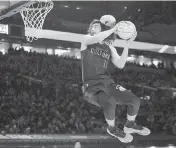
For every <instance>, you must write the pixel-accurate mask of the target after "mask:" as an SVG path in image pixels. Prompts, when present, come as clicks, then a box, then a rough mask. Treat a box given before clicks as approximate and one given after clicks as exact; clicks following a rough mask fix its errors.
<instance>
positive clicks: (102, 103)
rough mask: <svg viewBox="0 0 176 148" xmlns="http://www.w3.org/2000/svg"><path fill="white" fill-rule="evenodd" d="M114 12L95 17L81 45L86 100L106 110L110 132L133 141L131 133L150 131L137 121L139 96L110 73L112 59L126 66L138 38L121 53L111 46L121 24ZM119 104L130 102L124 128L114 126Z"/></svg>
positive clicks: (123, 139)
mask: <svg viewBox="0 0 176 148" xmlns="http://www.w3.org/2000/svg"><path fill="white" fill-rule="evenodd" d="M115 23H116V20H115V18H114V17H113V16H111V15H104V16H102V17H101V19H100V20H94V21H93V22H92V23H91V24H90V27H89V30H88V35H85V37H84V40H83V42H82V44H81V63H82V79H83V86H82V89H83V94H84V99H85V100H87V101H88V102H89V103H92V104H94V105H96V106H99V107H101V108H102V109H103V113H104V116H105V119H106V121H107V124H108V127H107V132H108V134H110V135H111V136H113V137H116V138H118V139H119V140H120V141H121V142H124V143H128V142H131V141H132V140H133V136H132V135H131V133H137V134H140V135H149V134H150V130H149V129H148V128H146V127H143V126H141V125H137V124H136V123H135V118H136V116H137V114H138V111H139V107H140V98H138V97H137V96H135V95H134V94H133V93H131V92H130V91H128V90H126V89H125V88H123V87H122V86H120V85H118V84H116V83H115V82H114V80H113V79H112V78H111V76H110V75H109V71H108V65H109V62H110V60H111V61H112V63H113V64H114V65H115V66H116V67H117V68H120V69H121V68H123V67H124V65H125V63H126V60H127V57H128V50H129V48H128V47H129V45H130V44H131V43H132V42H133V41H134V40H135V38H136V36H137V32H135V33H134V35H133V36H132V38H131V39H130V40H128V41H126V45H125V47H124V50H123V53H122V55H121V56H119V55H118V53H117V51H116V49H115V48H114V47H113V46H112V43H113V42H114V40H115V33H114V32H115V31H116V30H117V27H118V24H116V25H115ZM116 104H120V105H127V122H126V124H125V125H124V131H122V130H120V129H118V128H117V127H116V126H115V110H116Z"/></svg>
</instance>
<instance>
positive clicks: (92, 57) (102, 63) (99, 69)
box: [81, 43, 111, 81]
mask: <svg viewBox="0 0 176 148" xmlns="http://www.w3.org/2000/svg"><path fill="white" fill-rule="evenodd" d="M81 60H82V72H83V79H84V81H86V80H89V79H92V78H94V77H96V76H98V75H106V74H107V73H108V65H109V62H110V60H111V50H110V48H109V46H108V45H106V44H100V43H96V44H93V45H89V46H87V49H85V50H83V51H81Z"/></svg>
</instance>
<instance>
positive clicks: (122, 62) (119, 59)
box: [110, 31, 137, 69]
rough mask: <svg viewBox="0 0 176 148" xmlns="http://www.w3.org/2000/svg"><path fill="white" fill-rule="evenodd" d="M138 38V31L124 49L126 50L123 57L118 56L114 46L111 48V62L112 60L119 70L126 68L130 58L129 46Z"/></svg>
mask: <svg viewBox="0 0 176 148" xmlns="http://www.w3.org/2000/svg"><path fill="white" fill-rule="evenodd" d="M136 36H137V31H136V32H135V33H134V35H133V36H132V38H131V39H129V40H128V41H126V44H125V47H124V50H123V53H122V55H121V56H119V55H118V53H117V51H116V49H115V47H113V46H111V47H110V48H111V56H112V58H111V60H112V63H113V64H114V65H115V66H116V67H117V68H120V69H122V68H123V67H124V66H125V64H126V61H127V58H128V50H129V46H130V45H131V43H132V42H133V41H134V40H135V38H136Z"/></svg>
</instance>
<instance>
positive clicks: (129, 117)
mask: <svg viewBox="0 0 176 148" xmlns="http://www.w3.org/2000/svg"><path fill="white" fill-rule="evenodd" d="M136 116H137V114H136V115H133V116H130V115H128V114H127V120H128V121H135V119H136Z"/></svg>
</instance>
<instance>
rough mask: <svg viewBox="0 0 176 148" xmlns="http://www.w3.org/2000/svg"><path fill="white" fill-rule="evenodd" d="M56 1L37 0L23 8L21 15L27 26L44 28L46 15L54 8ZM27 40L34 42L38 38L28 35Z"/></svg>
mask: <svg viewBox="0 0 176 148" xmlns="http://www.w3.org/2000/svg"><path fill="white" fill-rule="evenodd" d="M53 5H54V3H53V2H52V1H51V0H45V1H44V0H43V1H37V2H35V3H33V4H31V5H29V6H25V7H24V8H23V9H22V10H21V12H20V13H21V16H22V18H23V21H24V25H25V28H35V29H42V27H43V23H44V20H45V17H46V16H47V14H48V13H49V12H50V11H51V9H52V8H53ZM26 39H27V41H29V42H32V41H33V40H37V39H38V38H36V37H33V36H26Z"/></svg>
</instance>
